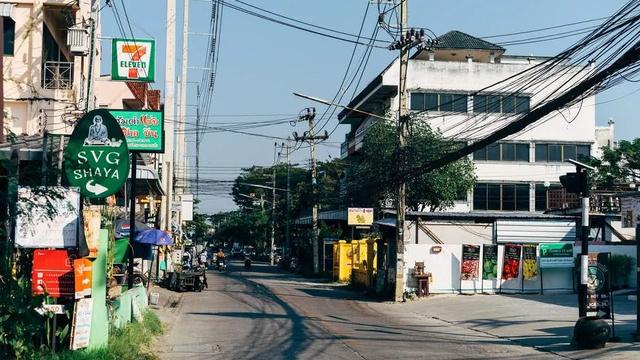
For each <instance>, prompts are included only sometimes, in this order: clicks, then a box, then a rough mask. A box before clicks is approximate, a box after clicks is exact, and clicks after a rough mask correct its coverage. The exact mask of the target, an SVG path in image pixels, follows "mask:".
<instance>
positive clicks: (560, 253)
mask: <svg viewBox="0 0 640 360" xmlns="http://www.w3.org/2000/svg"><path fill="white" fill-rule="evenodd" d="M574 266H575V263H574V259H573V243H548V244H540V268H541V269H546V268H572V267H574Z"/></svg>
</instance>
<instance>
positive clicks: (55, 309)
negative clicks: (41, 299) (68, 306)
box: [34, 304, 64, 315]
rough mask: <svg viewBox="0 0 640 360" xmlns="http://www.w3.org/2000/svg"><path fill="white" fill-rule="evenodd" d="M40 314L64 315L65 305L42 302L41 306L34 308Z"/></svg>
mask: <svg viewBox="0 0 640 360" xmlns="http://www.w3.org/2000/svg"><path fill="white" fill-rule="evenodd" d="M34 310H35V311H36V312H37V313H38V314H40V315H44V314H46V313H51V314H56V315H62V314H64V305H62V304H42V306H41V307H39V308H35V309H34Z"/></svg>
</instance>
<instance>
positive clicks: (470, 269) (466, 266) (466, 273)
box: [460, 245, 480, 280]
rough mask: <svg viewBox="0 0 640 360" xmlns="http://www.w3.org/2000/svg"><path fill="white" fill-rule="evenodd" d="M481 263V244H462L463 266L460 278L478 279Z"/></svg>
mask: <svg viewBox="0 0 640 360" xmlns="http://www.w3.org/2000/svg"><path fill="white" fill-rule="evenodd" d="M479 263H480V245H462V266H461V269H460V279H462V280H475V279H477V278H478V265H479Z"/></svg>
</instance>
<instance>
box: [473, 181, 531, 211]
mask: <svg viewBox="0 0 640 360" xmlns="http://www.w3.org/2000/svg"><path fill="white" fill-rule="evenodd" d="M473 209H474V210H505V211H509V210H511V211H529V184H476V186H475V188H474V190H473Z"/></svg>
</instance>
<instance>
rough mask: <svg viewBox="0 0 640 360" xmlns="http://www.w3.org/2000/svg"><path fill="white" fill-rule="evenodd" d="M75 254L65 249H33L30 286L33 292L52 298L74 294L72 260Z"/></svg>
mask: <svg viewBox="0 0 640 360" xmlns="http://www.w3.org/2000/svg"><path fill="white" fill-rule="evenodd" d="M75 258H76V255H75V254H74V253H72V252H71V251H67V250H35V251H34V252H33V270H32V271H31V274H32V278H31V287H32V291H33V293H34V294H45V293H46V294H47V295H48V296H50V297H53V298H59V297H70V298H72V297H73V296H74V294H75V288H74V283H73V282H74V273H73V260H74V259H75Z"/></svg>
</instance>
